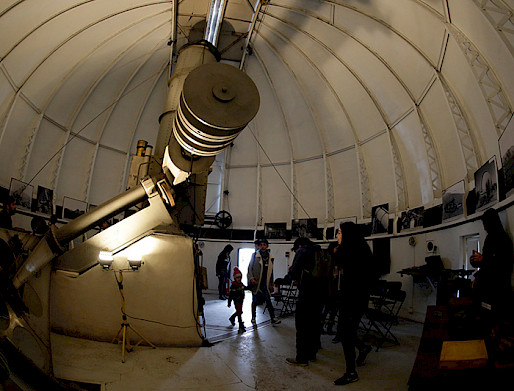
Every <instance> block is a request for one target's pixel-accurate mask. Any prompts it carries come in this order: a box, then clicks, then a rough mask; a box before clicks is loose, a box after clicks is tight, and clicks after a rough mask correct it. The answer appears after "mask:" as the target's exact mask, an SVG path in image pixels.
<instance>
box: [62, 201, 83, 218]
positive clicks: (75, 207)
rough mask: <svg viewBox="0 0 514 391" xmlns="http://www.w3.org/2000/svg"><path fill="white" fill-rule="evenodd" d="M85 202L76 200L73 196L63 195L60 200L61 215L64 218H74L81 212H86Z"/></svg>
mask: <svg viewBox="0 0 514 391" xmlns="http://www.w3.org/2000/svg"><path fill="white" fill-rule="evenodd" d="M86 210H87V202H85V201H80V200H76V199H75V198H70V197H64V200H63V202H62V217H63V218H65V219H70V220H72V219H74V218H77V217H79V216H80V215H81V214H84V213H86Z"/></svg>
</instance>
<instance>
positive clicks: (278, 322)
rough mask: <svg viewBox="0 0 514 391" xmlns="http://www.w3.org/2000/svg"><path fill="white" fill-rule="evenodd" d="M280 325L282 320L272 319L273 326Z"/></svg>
mask: <svg viewBox="0 0 514 391" xmlns="http://www.w3.org/2000/svg"><path fill="white" fill-rule="evenodd" d="M280 323H282V321H281V320H280V319H278V318H272V319H271V324H280Z"/></svg>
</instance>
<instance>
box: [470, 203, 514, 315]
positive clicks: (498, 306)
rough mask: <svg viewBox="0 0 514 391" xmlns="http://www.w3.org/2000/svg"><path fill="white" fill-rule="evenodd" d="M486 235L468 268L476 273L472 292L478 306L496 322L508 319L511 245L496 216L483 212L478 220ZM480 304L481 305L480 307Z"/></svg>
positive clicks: (511, 311)
mask: <svg viewBox="0 0 514 391" xmlns="http://www.w3.org/2000/svg"><path fill="white" fill-rule="evenodd" d="M481 219H482V223H483V225H484V230H485V231H486V232H487V236H486V238H485V242H484V247H483V251H482V254H480V253H478V252H475V253H474V254H473V255H472V256H471V258H470V262H471V265H472V266H473V267H475V268H479V270H478V271H477V272H476V273H475V274H474V277H475V281H474V282H473V291H474V294H475V299H476V301H477V302H478V303H477V304H479V305H480V306H484V305H485V307H486V308H487V305H490V306H491V310H492V314H493V315H494V318H496V320H497V321H501V320H503V319H505V317H509V316H510V317H512V315H513V312H514V309H513V302H512V287H511V274H512V264H513V256H512V241H511V239H510V237H509V235H508V234H507V232H505V230H504V229H503V225H502V223H501V220H500V217H499V216H498V212H497V211H496V210H495V209H487V210H486V211H485V212H484V214H483V215H482V217H481ZM482 303H484V304H482Z"/></svg>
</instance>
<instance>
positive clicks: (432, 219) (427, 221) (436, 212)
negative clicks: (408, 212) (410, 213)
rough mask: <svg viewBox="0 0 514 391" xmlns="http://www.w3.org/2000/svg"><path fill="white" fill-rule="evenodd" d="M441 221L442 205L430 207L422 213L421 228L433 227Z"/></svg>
mask: <svg viewBox="0 0 514 391" xmlns="http://www.w3.org/2000/svg"><path fill="white" fill-rule="evenodd" d="M442 221H443V204H439V205H435V206H432V207H431V208H427V209H425V212H423V228H427V227H433V226H435V225H439V224H441V223H442Z"/></svg>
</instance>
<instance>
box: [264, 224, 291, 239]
mask: <svg viewBox="0 0 514 391" xmlns="http://www.w3.org/2000/svg"><path fill="white" fill-rule="evenodd" d="M286 231H287V223H265V224H264V237H265V238H266V239H285V238H286Z"/></svg>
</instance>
